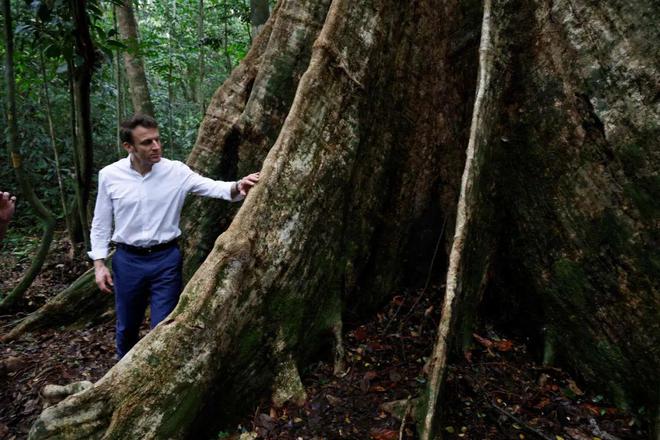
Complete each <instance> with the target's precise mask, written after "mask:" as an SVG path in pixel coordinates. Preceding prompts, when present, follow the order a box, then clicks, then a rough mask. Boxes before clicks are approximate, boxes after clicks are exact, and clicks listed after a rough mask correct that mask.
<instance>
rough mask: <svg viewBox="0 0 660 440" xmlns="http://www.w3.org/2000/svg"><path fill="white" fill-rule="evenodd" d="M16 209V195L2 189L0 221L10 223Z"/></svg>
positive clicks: (0, 194) (0, 195)
mask: <svg viewBox="0 0 660 440" xmlns="http://www.w3.org/2000/svg"><path fill="white" fill-rule="evenodd" d="M14 211H16V197H15V196H12V195H11V194H9V193H8V192H2V191H0V223H9V221H10V220H11V218H12V217H13V216H14Z"/></svg>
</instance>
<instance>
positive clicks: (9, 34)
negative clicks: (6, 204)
mask: <svg viewBox="0 0 660 440" xmlns="http://www.w3.org/2000/svg"><path fill="white" fill-rule="evenodd" d="M2 8H3V15H4V38H5V84H6V90H7V101H6V106H7V109H6V113H5V114H6V116H7V149H8V153H9V156H10V158H11V163H12V166H13V168H14V172H15V174H16V180H17V181H18V184H19V185H20V188H21V194H22V195H23V197H24V198H25V199H26V200H27V201H28V202H29V203H30V206H31V207H32V209H33V210H34V213H35V214H36V215H37V217H39V220H41V223H42V225H43V229H44V232H43V235H42V237H41V243H40V244H39V249H38V250H37V254H36V255H35V256H34V259H33V260H32V264H31V265H30V268H29V269H28V271H27V272H26V273H25V275H23V278H22V279H21V280H20V281H19V283H18V285H17V286H16V287H15V288H14V289H13V290H12V291H11V292H10V293H9V294H8V295H7V296H5V297H4V298H2V302H0V310H3V311H5V310H7V309H8V308H9V307H11V306H12V305H14V304H15V303H16V301H17V300H18V299H19V298H20V297H21V296H22V295H23V293H24V292H25V291H26V290H27V288H28V287H30V284H32V281H34V279H35V278H36V276H37V274H38V273H39V270H40V269H41V266H42V265H43V262H44V260H45V259H46V254H47V253H48V249H49V248H50V243H51V242H52V240H53V232H54V230H55V216H54V215H53V214H52V213H51V212H50V211H49V210H48V208H46V207H45V206H44V204H43V203H42V202H41V200H39V198H38V197H37V195H36V194H35V192H34V188H33V186H32V183H31V182H30V178H29V176H28V174H27V173H26V171H25V169H24V168H23V157H22V156H21V153H20V152H19V150H18V123H17V120H16V119H17V114H18V112H17V111H16V77H15V74H14V35H13V27H12V19H11V3H10V0H3V2H2Z"/></svg>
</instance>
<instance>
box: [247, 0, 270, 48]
mask: <svg viewBox="0 0 660 440" xmlns="http://www.w3.org/2000/svg"><path fill="white" fill-rule="evenodd" d="M269 15H270V7H269V6H268V0H250V25H251V26H252V33H251V35H252V39H253V40H254V39H255V38H257V35H259V32H261V29H262V28H263V27H264V24H265V23H266V21H267V20H268V16H269Z"/></svg>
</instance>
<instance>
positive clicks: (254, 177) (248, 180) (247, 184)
mask: <svg viewBox="0 0 660 440" xmlns="http://www.w3.org/2000/svg"><path fill="white" fill-rule="evenodd" d="M259 177H260V173H252V174H249V175H247V176H245V177H243V178H242V179H241V180H239V181H238V192H240V193H241V194H242V195H244V196H247V194H248V193H249V192H250V190H251V189H252V187H253V186H254V185H256V184H257V182H259Z"/></svg>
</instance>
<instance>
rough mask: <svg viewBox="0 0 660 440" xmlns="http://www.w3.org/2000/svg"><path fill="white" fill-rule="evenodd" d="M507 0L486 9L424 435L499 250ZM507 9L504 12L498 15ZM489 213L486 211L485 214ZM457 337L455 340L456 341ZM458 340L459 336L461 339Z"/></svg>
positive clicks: (432, 425)
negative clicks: (493, 208)
mask: <svg viewBox="0 0 660 440" xmlns="http://www.w3.org/2000/svg"><path fill="white" fill-rule="evenodd" d="M504 2H506V0H502V1H500V0H486V2H485V3H484V9H483V20H482V29H481V43H480V47H479V75H478V81H477V93H476V98H475V102H474V108H473V113H472V126H471V129H470V139H469V142H468V147H467V151H466V159H465V168H464V172H463V177H462V182H461V192H460V196H459V201H458V206H457V212H456V226H455V232H454V241H453V244H452V248H451V253H450V256H449V269H448V271H447V283H446V291H445V297H444V304H443V308H442V318H441V320H440V323H439V325H438V334H437V341H436V343H435V347H434V348H433V353H432V356H431V358H430V364H431V368H432V370H431V374H430V377H429V382H428V388H427V398H428V400H427V401H426V408H425V411H424V412H425V414H424V416H423V420H422V422H421V425H420V432H421V435H420V438H421V439H422V440H431V439H432V438H435V436H436V435H437V434H436V431H437V421H438V420H439V414H440V406H439V398H440V394H441V389H442V385H443V382H444V378H445V369H446V364H447V356H448V353H449V351H450V349H451V348H452V346H454V347H456V346H458V348H463V347H462V346H461V343H463V344H465V341H460V339H461V337H462V336H463V335H465V334H470V333H471V331H470V327H471V325H472V322H473V320H474V314H475V313H476V305H477V303H478V302H479V298H480V296H481V292H482V291H483V289H484V285H485V279H486V276H487V273H488V266H489V262H490V255H491V254H492V252H493V249H494V243H493V242H494V238H493V237H494V235H495V234H494V233H493V231H491V230H490V229H491V228H490V226H489V225H490V224H491V223H492V220H493V219H492V218H490V217H488V212H489V210H488V209H484V204H485V203H487V202H484V200H488V199H489V198H488V195H486V196H484V195H483V194H482V193H484V192H486V193H488V192H489V191H490V190H489V189H485V187H487V186H488V184H489V183H490V182H486V181H485V180H484V179H485V178H484V177H483V176H482V171H483V168H486V167H487V166H488V165H489V160H490V159H491V156H492V151H493V147H492V145H491V144H492V140H491V136H492V131H493V130H494V127H493V124H494V122H495V121H494V119H495V118H496V117H497V113H496V109H497V108H498V105H497V103H498V101H499V99H500V94H501V89H502V86H503V84H502V83H503V82H504V78H505V75H504V73H503V72H502V70H501V69H500V70H498V69H497V67H496V66H497V64H496V61H499V60H498V58H500V57H502V52H503V49H502V47H501V44H502V43H503V41H502V40H503V38H501V37H502V34H504V32H503V31H502V29H501V26H502V23H499V22H496V23H494V25H493V23H492V21H493V3H495V6H496V7H498V8H501V6H502V5H501V4H502V3H504ZM501 15H502V14H500V15H499V16H498V20H499V18H500V17H501ZM484 212H486V214H484ZM459 321H460V325H459V324H458V322H459ZM450 339H451V340H453V341H454V342H453V343H452V341H450ZM457 339H459V340H458V341H457Z"/></svg>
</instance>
